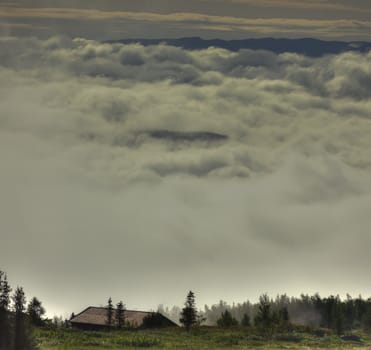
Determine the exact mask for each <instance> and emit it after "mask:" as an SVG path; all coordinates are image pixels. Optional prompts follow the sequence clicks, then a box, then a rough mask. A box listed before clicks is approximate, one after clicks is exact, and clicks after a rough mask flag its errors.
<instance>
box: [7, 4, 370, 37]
mask: <svg viewBox="0 0 371 350" xmlns="http://www.w3.org/2000/svg"><path fill="white" fill-rule="evenodd" d="M291 3H292V2H290V4H291ZM285 4H286V6H288V5H290V4H288V3H287V2H286V3H285ZM316 4H317V5H318V3H316ZM268 5H269V4H266V6H268ZM314 5H315V4H314V3H311V4H310V6H312V7H313V6H314ZM290 6H291V5H290ZM300 6H301V7H300V8H301V9H302V8H303V4H302V3H301V4H300ZM306 6H309V5H308V4H307V5H306ZM322 6H325V7H326V6H330V8H331V6H338V7H339V5H333V4H327V5H326V4H322ZM314 7H315V6H314ZM317 7H318V6H317ZM343 10H344V9H343ZM361 12H362V13H363V14H364V13H367V12H369V11H368V10H367V9H366V10H364V9H362V10H361ZM0 18H2V19H4V20H7V21H8V22H9V20H12V21H17V20H22V21H25V20H30V21H37V24H38V26H42V28H44V27H45V25H42V23H43V21H50V20H54V21H55V20H57V21H68V23H71V21H72V22H73V21H75V22H76V21H78V22H79V23H85V24H86V23H88V22H89V21H101V22H102V23H106V24H107V25H108V24H109V27H112V28H116V29H115V30H118V28H120V26H121V27H122V25H124V24H127V23H131V24H132V25H133V24H135V23H137V24H143V25H144V24H146V25H147V26H148V25H154V26H157V25H160V26H162V27H163V26H164V25H166V26H169V25H170V26H181V27H182V28H188V30H190V29H194V30H197V29H198V30H199V29H204V30H208V31H209V32H210V31H226V32H230V31H234V32H238V33H239V35H241V34H243V35H244V36H246V35H253V36H271V35H272V33H276V34H277V33H279V36H281V37H282V36H294V37H303V36H305V37H307V36H311V37H312V36H313V35H314V33H315V36H316V37H322V38H337V39H339V40H345V39H349V40H354V39H355V38H358V39H360V38H362V39H365V38H368V32H369V31H370V27H371V22H370V21H369V20H368V19H367V18H366V19H364V18H358V17H357V16H356V17H352V18H343V17H342V18H335V19H330V18H326V19H323V18H317V17H314V18H302V16H296V17H294V18H285V17H282V18H279V17H276V16H273V17H271V18H266V16H262V15H261V16H259V17H254V18H244V17H240V16H226V15H221V14H216V15H210V14H204V13H198V12H181V11H175V12H171V13H154V12H144V11H141V12H134V11H122V10H115V11H110V10H109V9H106V10H97V9H87V8H74V7H70V8H68V7H51V8H46V7H43V8H32V7H18V6H6V5H2V6H0ZM53 23H54V22H53ZM68 23H67V24H64V26H65V27H67V26H68ZM53 25H55V23H54V24H53ZM38 26H36V27H38ZM50 29H51V30H52V28H50ZM75 34H77V33H75ZM276 34H274V36H277V35H276ZM165 36H166V35H165Z"/></svg>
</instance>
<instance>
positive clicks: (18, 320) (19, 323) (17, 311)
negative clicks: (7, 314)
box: [12, 287, 31, 350]
mask: <svg viewBox="0 0 371 350" xmlns="http://www.w3.org/2000/svg"><path fill="white" fill-rule="evenodd" d="M12 299H13V309H14V310H13V311H14V349H15V350H28V349H31V339H30V330H29V329H28V326H27V320H26V317H25V313H24V312H25V309H26V296H25V294H24V291H23V288H22V287H17V289H16V290H15V292H14V295H13V297H12Z"/></svg>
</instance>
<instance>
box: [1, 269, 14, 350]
mask: <svg viewBox="0 0 371 350" xmlns="http://www.w3.org/2000/svg"><path fill="white" fill-rule="evenodd" d="M11 291H12V289H11V288H10V286H9V283H8V279H7V276H6V274H5V273H4V272H3V271H0V350H8V349H9V348H10V347H11V327H10V317H9V316H10V315H9V306H10V293H11Z"/></svg>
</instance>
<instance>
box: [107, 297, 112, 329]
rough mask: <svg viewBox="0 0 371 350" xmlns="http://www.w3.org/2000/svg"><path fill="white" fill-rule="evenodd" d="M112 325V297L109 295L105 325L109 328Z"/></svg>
mask: <svg viewBox="0 0 371 350" xmlns="http://www.w3.org/2000/svg"><path fill="white" fill-rule="evenodd" d="M112 325H113V304H112V298H111V297H110V298H109V299H108V304H107V326H108V327H109V328H111V327H112Z"/></svg>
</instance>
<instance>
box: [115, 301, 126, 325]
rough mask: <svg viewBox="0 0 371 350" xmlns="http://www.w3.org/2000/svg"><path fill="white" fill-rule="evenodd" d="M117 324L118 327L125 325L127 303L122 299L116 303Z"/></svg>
mask: <svg viewBox="0 0 371 350" xmlns="http://www.w3.org/2000/svg"><path fill="white" fill-rule="evenodd" d="M116 325H117V328H118V329H121V328H122V327H123V326H124V325H125V305H124V304H123V302H122V301H120V302H119V303H118V304H117V305H116Z"/></svg>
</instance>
